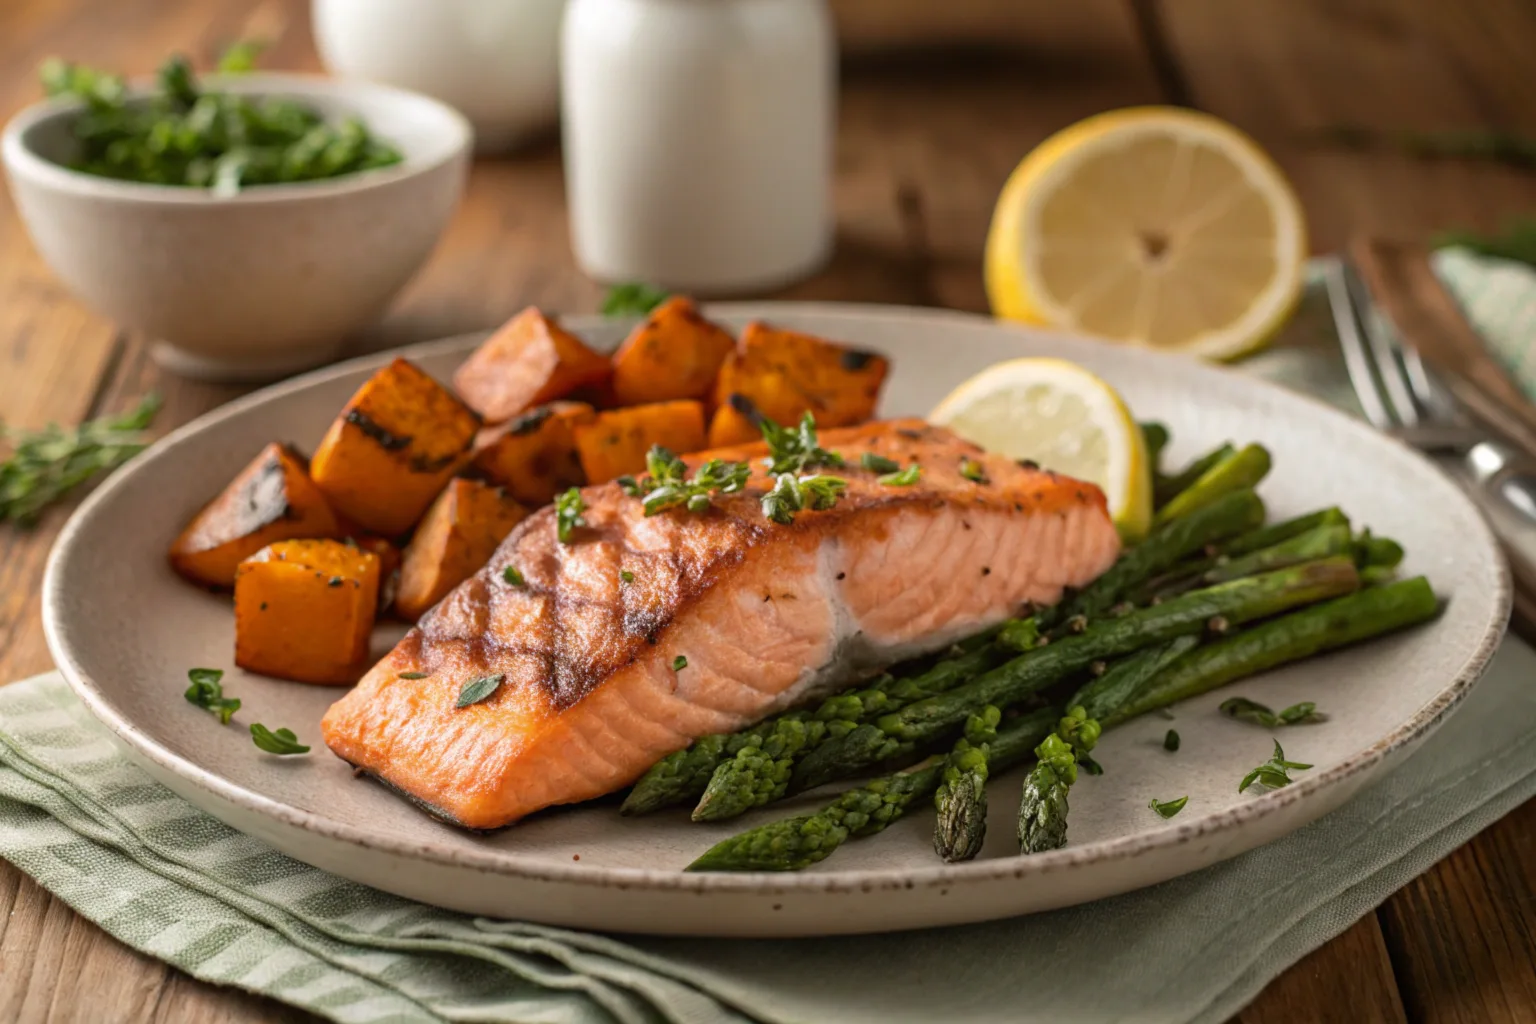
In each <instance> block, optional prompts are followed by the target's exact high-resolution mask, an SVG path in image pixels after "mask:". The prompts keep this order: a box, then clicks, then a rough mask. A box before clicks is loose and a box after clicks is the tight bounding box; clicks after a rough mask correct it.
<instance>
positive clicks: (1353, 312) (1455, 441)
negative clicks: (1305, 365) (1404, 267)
mask: <svg viewBox="0 0 1536 1024" xmlns="http://www.w3.org/2000/svg"><path fill="white" fill-rule="evenodd" d="M1324 281H1325V284H1326V287H1327V294H1328V305H1329V307H1330V309H1331V310H1332V312H1333V322H1334V326H1335V327H1336V328H1337V329H1338V334H1339V347H1340V349H1341V350H1342V351H1343V353H1344V366H1345V368H1346V369H1347V370H1348V371H1349V380H1350V384H1352V385H1353V386H1354V390H1355V397H1356V398H1358V399H1359V401H1360V408H1361V410H1362V411H1363V412H1364V413H1365V418H1366V419H1367V420H1369V421H1370V422H1371V424H1372V425H1373V426H1375V427H1376V428H1378V429H1379V430H1382V431H1384V432H1386V433H1388V434H1391V435H1392V436H1394V437H1396V438H1398V439H1399V440H1401V441H1403V442H1405V443H1407V444H1409V445H1412V446H1413V447H1415V448H1418V449H1419V450H1421V451H1423V452H1425V453H1426V454H1429V455H1432V456H1434V457H1436V461H1437V462H1438V463H1439V464H1440V466H1441V468H1443V469H1445V470H1446V472H1447V473H1449V474H1450V476H1451V477H1452V479H1454V480H1456V481H1457V482H1458V483H1459V484H1461V486H1462V488H1463V489H1464V490H1465V491H1466V492H1467V494H1468V495H1469V496H1470V497H1471V498H1472V499H1473V500H1474V501H1476V502H1477V504H1478V505H1479V506H1480V507H1481V508H1482V509H1483V512H1484V513H1485V514H1486V515H1487V517H1488V520H1489V523H1490V525H1492V527H1493V529H1494V532H1495V533H1496V534H1497V535H1498V537H1499V540H1500V541H1501V542H1503V545H1504V548H1505V552H1506V554H1508V556H1509V559H1510V567H1511V569H1512V570H1513V573H1514V576H1515V583H1516V586H1517V588H1519V589H1520V590H1522V591H1523V592H1524V595H1525V596H1526V597H1527V599H1528V600H1530V599H1532V598H1536V460H1533V459H1532V458H1531V457H1530V456H1528V455H1526V454H1525V453H1524V452H1523V451H1521V450H1520V449H1518V448H1516V447H1514V446H1513V445H1510V444H1507V443H1505V442H1504V441H1501V440H1498V439H1496V438H1494V437H1492V436H1490V435H1489V433H1488V432H1487V431H1485V430H1483V429H1481V428H1480V427H1478V426H1476V425H1475V424H1474V423H1473V421H1472V420H1471V418H1470V417H1468V416H1467V415H1466V414H1465V413H1464V412H1463V411H1462V410H1461V407H1460V405H1459V403H1458V402H1457V401H1456V399H1455V398H1454V397H1453V396H1452V394H1451V392H1450V391H1449V389H1447V388H1446V387H1445V386H1444V385H1443V384H1442V383H1441V382H1440V381H1439V380H1438V379H1437V378H1436V377H1435V375H1434V372H1433V371H1432V370H1431V369H1430V368H1429V367H1428V366H1426V365H1424V361H1423V360H1422V359H1421V358H1420V357H1419V354H1418V353H1417V352H1415V351H1414V350H1413V349H1412V348H1409V347H1405V346H1404V345H1402V344H1400V343H1399V342H1398V340H1397V338H1396V337H1395V336H1394V332H1392V331H1390V330H1388V329H1386V327H1385V325H1384V324H1383V322H1382V321H1381V319H1380V318H1379V317H1378V316H1377V315H1376V310H1375V307H1374V304H1373V303H1372V301H1371V297H1370V293H1369V291H1368V290H1367V289H1366V287H1365V284H1364V282H1363V281H1361V279H1360V275H1359V274H1358V273H1357V272H1356V271H1355V269H1354V267H1353V266H1352V265H1351V264H1350V263H1349V262H1348V261H1347V260H1345V259H1338V260H1335V261H1332V262H1330V264H1329V265H1328V266H1327V268H1326V270H1325V272H1324Z"/></svg>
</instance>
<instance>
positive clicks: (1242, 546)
mask: <svg viewBox="0 0 1536 1024" xmlns="http://www.w3.org/2000/svg"><path fill="white" fill-rule="evenodd" d="M1348 525H1349V517H1348V516H1346V515H1344V513H1343V512H1341V511H1339V510H1338V509H1337V508H1325V509H1322V510H1320V511H1318V512H1310V513H1308V514H1307V515H1304V516H1297V517H1296V518H1294V519H1286V520H1283V521H1282V522H1278V523H1271V524H1270V525H1268V526H1261V527H1259V528H1258V529H1256V530H1249V531H1248V532H1247V533H1243V534H1239V535H1238V536H1236V537H1233V538H1232V539H1230V540H1227V541H1223V542H1222V543H1220V544H1217V545H1216V549H1217V550H1216V553H1215V554H1212V555H1206V556H1204V557H1201V558H1195V559H1189V560H1186V561H1183V562H1180V563H1179V564H1178V565H1176V566H1174V567H1173V568H1172V569H1171V570H1169V571H1168V572H1166V573H1163V574H1162V575H1160V576H1154V577H1153V578H1152V579H1150V580H1148V581H1147V582H1146V583H1145V584H1143V585H1142V586H1140V587H1137V588H1135V589H1133V590H1132V591H1131V592H1130V593H1128V594H1127V595H1126V600H1127V601H1130V602H1131V603H1132V604H1150V603H1151V602H1152V601H1154V600H1166V599H1167V598H1169V597H1172V596H1174V595H1176V594H1182V593H1183V592H1184V591H1186V590H1189V589H1191V588H1193V587H1197V586H1199V585H1200V578H1201V576H1202V575H1203V574H1204V573H1206V572H1209V571H1210V570H1211V569H1214V568H1216V567H1217V566H1219V565H1222V564H1224V563H1225V562H1227V561H1230V560H1231V559H1234V558H1238V557H1240V556H1242V555H1250V554H1252V553H1253V552H1255V551H1259V550H1262V549H1264V548H1268V547H1273V546H1275V545H1276V544H1281V543H1284V542H1285V541H1288V540H1291V539H1292V538H1294V537H1298V536H1300V535H1301V534H1303V533H1309V532H1311V531H1312V530H1316V529H1319V528H1321V527H1324V526H1348ZM1356 561H1357V562H1358V559H1357V560H1356Z"/></svg>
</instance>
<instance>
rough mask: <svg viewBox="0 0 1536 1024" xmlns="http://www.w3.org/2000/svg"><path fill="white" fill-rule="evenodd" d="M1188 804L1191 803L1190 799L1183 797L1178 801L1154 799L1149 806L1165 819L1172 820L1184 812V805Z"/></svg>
mask: <svg viewBox="0 0 1536 1024" xmlns="http://www.w3.org/2000/svg"><path fill="white" fill-rule="evenodd" d="M1187 803H1189V797H1187V796H1181V797H1179V798H1178V799H1177V800H1157V799H1153V801H1152V802H1151V803H1150V804H1148V805H1147V806H1149V807H1151V808H1152V809H1153V810H1154V811H1156V812H1157V813H1158V814H1161V815H1162V816H1163V817H1165V818H1171V817H1173V816H1174V815H1175V814H1178V813H1179V812H1180V811H1182V810H1183V809H1184V805H1185V804H1187Z"/></svg>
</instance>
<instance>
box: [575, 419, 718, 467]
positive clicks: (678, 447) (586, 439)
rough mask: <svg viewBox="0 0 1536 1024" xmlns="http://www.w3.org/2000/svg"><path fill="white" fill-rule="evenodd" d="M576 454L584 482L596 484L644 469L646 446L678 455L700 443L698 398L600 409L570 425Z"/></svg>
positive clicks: (700, 421)
mask: <svg viewBox="0 0 1536 1024" xmlns="http://www.w3.org/2000/svg"><path fill="white" fill-rule="evenodd" d="M575 432H576V454H577V456H578V457H579V458H580V459H581V469H582V472H584V473H585V474H586V475H587V482H588V483H593V484H600V483H603V482H604V481H606V480H612V479H613V478H614V477H616V476H623V475H624V474H626V473H642V472H644V471H645V453H646V452H648V451H650V450H651V445H653V444H659V445H661V446H662V447H663V448H670V449H671V450H672V451H674V452H676V453H678V454H682V453H683V452H696V451H698V450H699V449H701V448H703V447H704V405H703V403H701V402H691V401H690V402H655V403H652V404H650V405H632V406H630V407H629V408H627V409H610V410H609V411H607V412H600V413H598V414H597V416H596V417H595V418H594V419H593V420H592V422H590V423H586V424H583V425H581V426H578V427H577V428H576V431H575Z"/></svg>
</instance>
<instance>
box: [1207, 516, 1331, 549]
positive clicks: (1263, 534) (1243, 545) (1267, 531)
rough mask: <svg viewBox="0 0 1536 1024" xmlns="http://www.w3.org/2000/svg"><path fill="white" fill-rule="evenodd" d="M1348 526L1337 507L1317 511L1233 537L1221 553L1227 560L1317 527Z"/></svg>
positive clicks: (1270, 545) (1222, 546)
mask: <svg viewBox="0 0 1536 1024" xmlns="http://www.w3.org/2000/svg"><path fill="white" fill-rule="evenodd" d="M1348 525H1349V517H1348V516H1346V515H1345V514H1344V512H1343V510H1341V509H1339V508H1337V507H1333V508H1324V509H1319V510H1318V511H1316V512H1309V513H1307V514H1306V515H1304V516H1297V517H1296V518H1294V519H1282V520H1281V521H1280V522H1278V523H1270V524H1269V525H1268V526H1261V527H1259V528H1258V529H1257V530H1250V531H1249V532H1247V533H1245V534H1243V535H1242V536H1240V537H1234V538H1232V539H1231V540H1229V541H1227V542H1226V543H1225V544H1222V545H1221V553H1222V554H1223V555H1226V556H1227V557H1228V558H1236V557H1237V556H1238V555H1246V554H1249V553H1250V552H1254V551H1258V550H1259V549H1260V548H1267V547H1273V546H1274V545H1276V544H1279V543H1280V542H1281V541H1286V540H1290V539H1291V538H1292V537H1295V536H1298V535H1300V534H1303V533H1308V532H1310V531H1312V530H1315V529H1317V528H1318V527H1319V526H1348Z"/></svg>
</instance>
